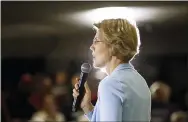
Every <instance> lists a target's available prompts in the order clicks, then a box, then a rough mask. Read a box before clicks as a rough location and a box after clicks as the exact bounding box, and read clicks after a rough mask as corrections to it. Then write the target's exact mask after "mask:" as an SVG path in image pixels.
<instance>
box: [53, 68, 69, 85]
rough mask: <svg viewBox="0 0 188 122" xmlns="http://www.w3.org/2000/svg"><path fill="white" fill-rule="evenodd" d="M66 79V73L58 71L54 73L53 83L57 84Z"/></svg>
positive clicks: (64, 81)
mask: <svg viewBox="0 0 188 122" xmlns="http://www.w3.org/2000/svg"><path fill="white" fill-rule="evenodd" d="M66 81H67V73H66V72H65V71H59V72H57V73H56V75H55V83H56V84H57V85H62V84H65V83H66Z"/></svg>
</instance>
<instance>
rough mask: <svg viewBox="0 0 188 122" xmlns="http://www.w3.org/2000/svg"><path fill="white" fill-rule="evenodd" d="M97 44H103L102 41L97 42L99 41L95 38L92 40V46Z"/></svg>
mask: <svg viewBox="0 0 188 122" xmlns="http://www.w3.org/2000/svg"><path fill="white" fill-rule="evenodd" d="M99 42H104V41H99V39H97V38H94V39H93V44H94V45H95V44H97V43H99Z"/></svg>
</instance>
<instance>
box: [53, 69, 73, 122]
mask: <svg viewBox="0 0 188 122" xmlns="http://www.w3.org/2000/svg"><path fill="white" fill-rule="evenodd" d="M67 76H68V74H67V72H65V71H61V72H57V73H56V75H55V84H54V87H53V90H52V92H53V94H54V95H55V96H56V98H57V105H58V107H59V108H60V111H61V112H62V113H64V115H65V117H66V120H68V121H70V120H71V103H72V101H71V97H70V96H71V95H70V94H71V92H70V91H69V83H70V82H68V81H67Z"/></svg>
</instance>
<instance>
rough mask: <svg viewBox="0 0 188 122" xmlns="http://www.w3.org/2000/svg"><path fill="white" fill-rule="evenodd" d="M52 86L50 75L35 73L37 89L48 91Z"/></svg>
mask: <svg viewBox="0 0 188 122" xmlns="http://www.w3.org/2000/svg"><path fill="white" fill-rule="evenodd" d="M51 87H52V79H51V77H50V76H48V75H44V74H37V75H35V88H36V91H44V92H46V91H48V90H50V89H51Z"/></svg>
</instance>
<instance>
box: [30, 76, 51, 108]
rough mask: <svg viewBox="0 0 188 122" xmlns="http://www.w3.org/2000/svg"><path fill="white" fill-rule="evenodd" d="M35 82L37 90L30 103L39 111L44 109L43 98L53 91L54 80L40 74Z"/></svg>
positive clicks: (34, 90) (34, 89)
mask: <svg viewBox="0 0 188 122" xmlns="http://www.w3.org/2000/svg"><path fill="white" fill-rule="evenodd" d="M34 82H35V85H34V87H35V88H33V92H32V94H31V95H30V97H29V102H30V103H31V104H32V105H33V106H34V107H35V109H37V110H38V109H40V108H41V107H42V96H43V95H44V94H45V93H46V92H49V91H51V90H52V80H51V78H50V77H49V76H47V75H41V74H38V75H36V76H35V78H34Z"/></svg>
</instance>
